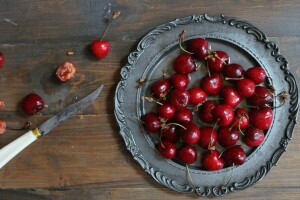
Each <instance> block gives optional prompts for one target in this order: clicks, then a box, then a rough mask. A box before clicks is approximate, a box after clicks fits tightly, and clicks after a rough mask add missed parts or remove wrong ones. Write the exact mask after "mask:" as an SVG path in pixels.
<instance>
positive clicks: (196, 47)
mask: <svg viewBox="0 0 300 200" xmlns="http://www.w3.org/2000/svg"><path fill="white" fill-rule="evenodd" d="M187 49H188V51H190V52H192V53H194V56H195V58H197V59H204V58H206V57H207V55H208V52H209V44H208V41H207V40H205V39H203V38H196V39H193V40H192V41H191V42H190V43H189V44H188V46H187Z"/></svg>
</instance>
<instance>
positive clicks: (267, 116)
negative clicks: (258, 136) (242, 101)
mask: <svg viewBox="0 0 300 200" xmlns="http://www.w3.org/2000/svg"><path fill="white" fill-rule="evenodd" d="M249 118H250V122H251V123H252V125H253V126H254V127H256V128H258V129H262V130H267V129H268V128H270V126H271V124H272V120H273V111H272V109H271V108H269V107H263V108H260V109H253V110H252V111H251V112H250V113H249Z"/></svg>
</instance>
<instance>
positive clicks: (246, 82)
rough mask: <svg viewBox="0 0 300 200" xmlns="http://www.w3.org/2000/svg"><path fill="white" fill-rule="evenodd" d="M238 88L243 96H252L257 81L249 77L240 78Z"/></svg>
mask: <svg viewBox="0 0 300 200" xmlns="http://www.w3.org/2000/svg"><path fill="white" fill-rule="evenodd" d="M237 90H238V92H239V93H240V95H242V96H243V97H246V98H248V97H251V96H252V95H253V94H254V92H255V83H254V82H253V81H251V80H250V79H247V78H245V79H242V80H239V81H238V82H237Z"/></svg>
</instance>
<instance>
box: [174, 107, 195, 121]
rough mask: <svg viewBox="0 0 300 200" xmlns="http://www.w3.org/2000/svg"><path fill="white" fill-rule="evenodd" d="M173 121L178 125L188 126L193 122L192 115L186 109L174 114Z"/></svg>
mask: <svg viewBox="0 0 300 200" xmlns="http://www.w3.org/2000/svg"><path fill="white" fill-rule="evenodd" d="M174 119H175V121H176V122H178V123H180V124H188V123H191V122H193V113H192V111H191V110H190V109H188V108H182V109H181V110H178V111H177V112H176V113H175V116H174Z"/></svg>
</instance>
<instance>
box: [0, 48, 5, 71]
mask: <svg viewBox="0 0 300 200" xmlns="http://www.w3.org/2000/svg"><path fill="white" fill-rule="evenodd" d="M4 61H5V57H4V55H3V53H1V52H0V69H1V68H2V67H3V64H4Z"/></svg>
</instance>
